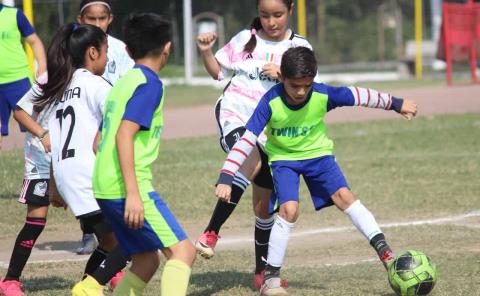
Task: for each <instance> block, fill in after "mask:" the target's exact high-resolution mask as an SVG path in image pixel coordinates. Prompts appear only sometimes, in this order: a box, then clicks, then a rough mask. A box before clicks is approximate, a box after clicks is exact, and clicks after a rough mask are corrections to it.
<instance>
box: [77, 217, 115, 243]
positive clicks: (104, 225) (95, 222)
mask: <svg viewBox="0 0 480 296" xmlns="http://www.w3.org/2000/svg"><path fill="white" fill-rule="evenodd" d="M77 218H78V219H79V220H80V227H81V228H82V231H83V232H84V233H94V234H95V236H96V237H97V238H98V237H99V236H102V235H105V234H108V233H111V232H113V229H112V226H110V223H108V221H107V220H106V219H105V216H104V215H103V214H102V212H101V211H95V212H92V213H88V214H85V215H81V216H78V217H77Z"/></svg>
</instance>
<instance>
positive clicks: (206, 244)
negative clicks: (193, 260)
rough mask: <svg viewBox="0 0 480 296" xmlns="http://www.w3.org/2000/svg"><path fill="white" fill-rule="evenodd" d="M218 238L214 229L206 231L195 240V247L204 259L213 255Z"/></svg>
mask: <svg viewBox="0 0 480 296" xmlns="http://www.w3.org/2000/svg"><path fill="white" fill-rule="evenodd" d="M219 238H220V236H219V235H218V234H216V233H215V231H206V232H204V233H202V235H200V237H199V238H198V239H197V241H196V242H195V248H196V249H197V252H198V253H199V254H200V255H201V256H202V257H204V258H205V259H210V258H212V257H213V255H215V250H214V249H215V246H216V245H217V241H218V239H219Z"/></svg>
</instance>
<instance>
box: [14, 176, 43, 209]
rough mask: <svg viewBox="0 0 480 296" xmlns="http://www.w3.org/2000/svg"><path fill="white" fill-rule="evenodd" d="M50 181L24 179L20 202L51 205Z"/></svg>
mask: <svg viewBox="0 0 480 296" xmlns="http://www.w3.org/2000/svg"><path fill="white" fill-rule="evenodd" d="M48 182H49V179H33V180H29V179H24V180H23V186H22V191H21V192H20V197H19V198H18V202H19V203H23V204H27V205H35V206H48V205H50V201H49V199H48Z"/></svg>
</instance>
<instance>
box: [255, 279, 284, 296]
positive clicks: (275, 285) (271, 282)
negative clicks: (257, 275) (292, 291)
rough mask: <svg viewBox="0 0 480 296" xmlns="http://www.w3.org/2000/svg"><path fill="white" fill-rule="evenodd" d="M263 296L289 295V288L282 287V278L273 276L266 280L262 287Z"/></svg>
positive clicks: (261, 293)
mask: <svg viewBox="0 0 480 296" xmlns="http://www.w3.org/2000/svg"><path fill="white" fill-rule="evenodd" d="M260 295H261V296H288V292H287V290H285V288H284V287H282V279H280V278H279V277H273V278H269V279H268V280H266V281H265V282H264V283H263V284H262V286H261V287H260Z"/></svg>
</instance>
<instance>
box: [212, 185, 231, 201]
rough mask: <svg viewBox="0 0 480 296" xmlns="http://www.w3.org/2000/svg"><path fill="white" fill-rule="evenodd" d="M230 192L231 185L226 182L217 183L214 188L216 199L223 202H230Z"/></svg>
mask: <svg viewBox="0 0 480 296" xmlns="http://www.w3.org/2000/svg"><path fill="white" fill-rule="evenodd" d="M231 194H232V186H230V185H226V184H218V185H217V187H216V188H215V195H216V196H217V197H218V199H220V200H222V201H224V202H227V203H228V202H230V197H231Z"/></svg>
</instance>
